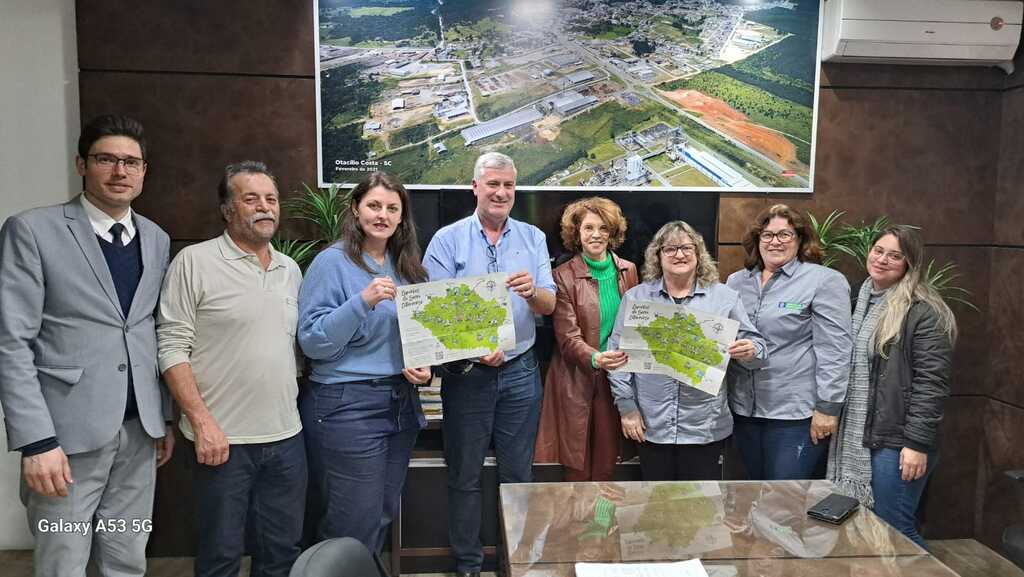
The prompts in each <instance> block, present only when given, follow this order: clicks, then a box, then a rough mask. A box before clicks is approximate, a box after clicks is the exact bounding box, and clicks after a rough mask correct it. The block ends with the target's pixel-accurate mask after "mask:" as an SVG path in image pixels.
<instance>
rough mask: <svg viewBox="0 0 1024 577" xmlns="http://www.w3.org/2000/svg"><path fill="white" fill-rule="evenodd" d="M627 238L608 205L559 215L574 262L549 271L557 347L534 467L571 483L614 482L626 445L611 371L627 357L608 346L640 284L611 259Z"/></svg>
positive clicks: (585, 203)
mask: <svg viewBox="0 0 1024 577" xmlns="http://www.w3.org/2000/svg"><path fill="white" fill-rule="evenodd" d="M625 238H626V219H625V218H624V217H623V216H622V210H621V209H619V206H618V205H617V204H615V203H614V202H612V201H610V200H608V199H606V198H600V197H592V198H584V199H581V200H578V201H576V202H574V203H572V204H570V205H569V206H567V207H566V208H565V212H563V213H562V243H563V245H564V246H565V248H566V250H569V251H572V252H574V253H576V255H575V256H574V257H572V259H570V260H569V261H568V262H566V263H564V264H562V265H561V266H559V267H557V268H555V270H554V271H552V274H553V276H554V277H555V285H556V286H557V292H556V295H557V299H558V300H557V304H556V305H555V312H554V321H555V340H556V341H557V343H558V346H557V347H556V349H555V354H554V356H553V357H552V359H551V365H550V366H549V368H548V373H547V379H546V380H545V386H544V403H543V406H542V408H541V419H540V430H539V432H538V434H537V446H536V452H535V455H534V460H535V461H537V462H541V463H551V462H557V463H561V464H562V465H563V466H564V467H565V480H566V481H608V480H611V479H612V475H613V473H614V470H615V462H616V460H617V459H618V457H619V451H620V447H621V443H622V441H623V438H622V428H621V426H620V424H619V415H618V412H617V411H616V410H615V406H614V405H613V404H612V395H611V390H610V389H609V387H608V374H607V371H609V370H615V369H617V368H619V367H621V366H622V365H623V364H625V363H626V355H625V353H623V352H621V351H605V343H606V342H607V340H608V335H610V334H611V330H612V327H613V326H614V324H615V315H616V314H617V312H618V307H619V301H620V299H621V297H622V294H623V293H625V292H626V291H627V290H628V289H630V288H632V287H633V286H635V285H636V284H637V283H638V282H639V280H638V279H637V273H636V265H634V264H633V263H631V262H629V261H627V260H624V259H621V258H619V257H617V256H615V255H614V254H613V253H612V250H614V249H616V248H618V247H619V246H620V245H622V241H623V240H625Z"/></svg>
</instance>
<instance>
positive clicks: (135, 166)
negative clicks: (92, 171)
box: [87, 153, 146, 174]
mask: <svg viewBox="0 0 1024 577" xmlns="http://www.w3.org/2000/svg"><path fill="white" fill-rule="evenodd" d="M87 156H88V158H91V159H92V160H93V162H95V163H96V166H98V167H100V168H102V169H103V170H114V168H115V167H116V166H117V165H119V164H121V165H124V171H125V172H127V173H128V174H138V173H140V172H142V169H143V168H145V167H146V161H145V160H142V159H141V158H136V157H134V156H126V157H124V158H121V157H119V156H114V155H113V154H104V153H100V154H89V155H87Z"/></svg>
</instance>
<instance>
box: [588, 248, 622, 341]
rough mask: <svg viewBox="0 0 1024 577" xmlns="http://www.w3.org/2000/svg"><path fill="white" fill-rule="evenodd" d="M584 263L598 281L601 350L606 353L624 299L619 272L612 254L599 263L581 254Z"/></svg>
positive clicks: (606, 255) (607, 254) (608, 254)
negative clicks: (620, 288)
mask: <svg viewBox="0 0 1024 577" xmlns="http://www.w3.org/2000/svg"><path fill="white" fill-rule="evenodd" d="M580 256H582V257H583V262H585V263H586V264H587V268H588V269H590V276H592V277H594V279H595V280H597V295H598V297H599V298H600V301H601V345H600V347H599V350H601V351H604V350H605V347H606V346H607V345H608V336H609V335H611V334H612V328H613V327H614V326H615V316H616V315H617V314H618V313H619V303H620V302H621V301H622V297H621V296H620V295H619V278H618V271H617V270H616V269H615V264H614V259H612V257H611V254H610V253H607V252H606V253H605V255H604V260H602V261H600V262H597V261H592V260H590V259H589V258H587V256H586V255H583V254H581V255H580Z"/></svg>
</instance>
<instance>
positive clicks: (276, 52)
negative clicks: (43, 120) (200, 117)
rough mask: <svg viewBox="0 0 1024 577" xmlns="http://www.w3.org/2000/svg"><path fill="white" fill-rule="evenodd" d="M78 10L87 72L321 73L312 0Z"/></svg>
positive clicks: (188, 1) (193, 0)
mask: <svg viewBox="0 0 1024 577" xmlns="http://www.w3.org/2000/svg"><path fill="white" fill-rule="evenodd" d="M75 12H76V18H77V20H78V63H79V67H80V68H82V69H83V70H93V69H96V70H133V71H150V72H157V71H159V72H207V73H218V74H231V75H238V74H248V75H290V76H297V75H301V76H308V77H310V78H312V77H313V64H314V62H313V2H311V1H309V0H288V1H281V0H248V1H246V2H225V1H220V0H218V1H214V2H211V1H209V0H173V1H166V0H165V1H159V2H128V1H125V0H119V1H115V2H82V1H79V2H78V3H77V10H76V11H75ZM83 118H85V117H84V116H83Z"/></svg>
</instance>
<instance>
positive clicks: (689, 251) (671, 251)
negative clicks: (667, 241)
mask: <svg viewBox="0 0 1024 577" xmlns="http://www.w3.org/2000/svg"><path fill="white" fill-rule="evenodd" d="M680 252H682V253H683V255H684V256H693V255H694V253H696V252H697V246H696V245H692V244H678V245H675V246H672V245H665V246H663V247H661V254H662V255H663V256H675V255H677V254H679V253H680Z"/></svg>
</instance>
